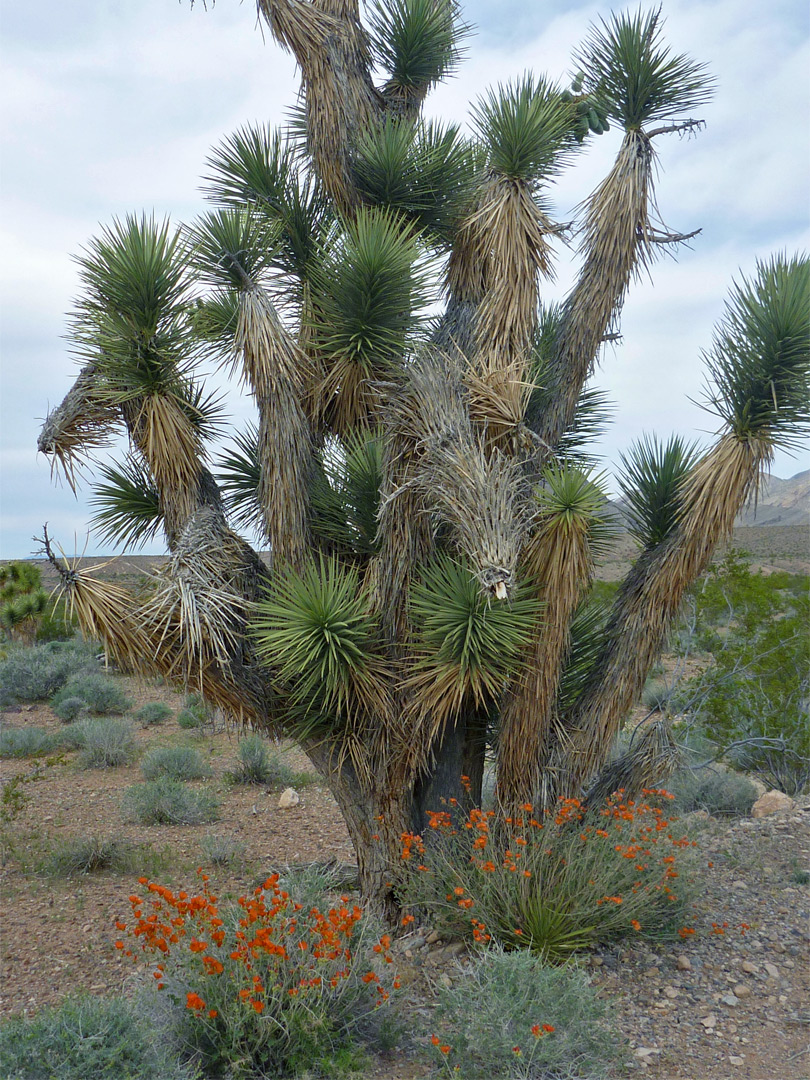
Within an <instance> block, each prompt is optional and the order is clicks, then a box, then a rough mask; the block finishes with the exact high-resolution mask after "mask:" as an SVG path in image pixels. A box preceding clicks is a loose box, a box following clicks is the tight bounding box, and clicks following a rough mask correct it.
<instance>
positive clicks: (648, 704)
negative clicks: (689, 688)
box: [641, 679, 672, 712]
mask: <svg viewBox="0 0 810 1080" xmlns="http://www.w3.org/2000/svg"><path fill="white" fill-rule="evenodd" d="M671 699H672V690H671V688H670V687H669V686H667V684H666V682H664V680H663V679H653V680H651V681H650V682H648V683H647V685H646V686H645V687H644V690H643V691H642V694H641V703H642V705H644V707H645V708H647V709H650V710H652V711H655V712H664V711H665V710H666V709H667V707H668V706H669V704H670V701H671Z"/></svg>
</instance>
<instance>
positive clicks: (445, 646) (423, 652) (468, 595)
mask: <svg viewBox="0 0 810 1080" xmlns="http://www.w3.org/2000/svg"><path fill="white" fill-rule="evenodd" d="M410 610H411V616H412V618H413V621H414V627H415V631H414V633H415V652H416V655H417V657H418V659H417V663H416V667H417V670H418V671H424V670H428V671H431V672H434V673H435V676H436V679H437V681H439V680H440V679H444V680H447V681H448V682H449V683H451V684H452V685H453V689H454V691H455V692H456V693H457V695H458V696H459V697H462V696H464V695H466V694H470V695H472V696H473V697H474V698H475V700H476V703H481V702H486V701H494V700H497V698H498V696H499V695H500V693H501V692H502V690H503V688H504V685H505V683H506V681H507V679H508V678H509V677H510V675H511V674H512V673H513V671H514V670H515V667H516V665H517V663H518V660H519V657H520V655H521V652H522V650H523V649H524V648H525V646H526V644H527V643H528V641H529V637H530V634H531V631H532V627H533V626H534V624H535V621H536V619H537V615H538V612H539V610H540V605H539V603H538V601H537V600H536V599H535V598H533V597H532V596H531V595H530V593H529V592H528V591H527V590H526V589H525V588H518V589H517V590H516V591H515V593H514V595H513V597H512V599H511V600H510V601H509V602H503V601H497V600H490V599H488V598H487V597H485V596H484V594H483V593H482V590H481V586H480V583H479V582H478V580H477V579H476V577H475V575H474V574H473V573H472V571H471V570H470V568H469V567H468V566H467V565H466V564H465V563H464V562H463V561H458V560H456V559H453V558H451V557H450V556H449V555H441V556H439V557H438V558H436V559H435V560H434V562H433V563H431V564H430V565H428V566H426V567H425V568H424V569H423V571H422V576H421V580H420V581H418V582H416V583H415V584H414V585H413V587H412V589H411V595H410Z"/></svg>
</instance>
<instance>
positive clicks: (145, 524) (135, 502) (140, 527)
mask: <svg viewBox="0 0 810 1080" xmlns="http://www.w3.org/2000/svg"><path fill="white" fill-rule="evenodd" d="M99 472H100V473H101V476H102V478H103V480H104V483H100V484H96V486H95V489H94V494H93V496H92V498H91V500H90V502H91V505H93V506H94V507H96V511H95V513H94V515H93V529H94V531H95V532H96V535H97V536H98V537H99V539H100V540H101V541H102V542H105V543H112V544H115V545H117V546H119V547H136V548H137V547H143V545H144V544H146V543H148V542H149V541H150V540H154V538H155V537H156V536H157V534H158V531H159V529H160V527H161V525H162V524H163V511H162V509H161V506H160V497H159V495H158V491H157V488H156V487H155V485H154V482H153V481H152V478H151V477H150V476H149V473H148V472H147V470H146V469H145V468H144V466H143V464H142V463H141V462H140V461H139V460H138V459H137V458H135V457H127V458H126V460H125V461H124V462H123V463H121V464H118V463H115V462H112V463H110V464H105V465H102V466H100V468H99Z"/></svg>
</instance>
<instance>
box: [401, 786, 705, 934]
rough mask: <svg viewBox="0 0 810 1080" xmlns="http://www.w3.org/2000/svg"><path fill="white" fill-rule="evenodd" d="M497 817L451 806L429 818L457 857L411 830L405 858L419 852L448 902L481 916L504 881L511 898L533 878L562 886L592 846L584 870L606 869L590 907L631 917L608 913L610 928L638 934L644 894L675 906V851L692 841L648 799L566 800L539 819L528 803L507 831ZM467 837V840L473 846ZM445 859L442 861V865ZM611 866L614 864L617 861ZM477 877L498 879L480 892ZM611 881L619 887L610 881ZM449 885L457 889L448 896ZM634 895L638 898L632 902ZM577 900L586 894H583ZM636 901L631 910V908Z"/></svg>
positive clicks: (594, 877)
mask: <svg viewBox="0 0 810 1080" xmlns="http://www.w3.org/2000/svg"><path fill="white" fill-rule="evenodd" d="M644 795H645V796H647V797H649V798H650V799H653V798H655V799H670V800H671V799H672V798H674V796H673V795H671V794H670V793H669V792H667V791H664V790H661V789H652V788H650V789H646V790H645V791H644ZM494 816H495V814H494V812H493V811H483V810H480V809H473V810H470V811H469V813H468V814H467V815H466V816H464V817H462V816H461V815H460V814H458V813H457V812H456V810H454V809H453V810H452V812H449V811H439V812H433V813H430V814H429V815H428V827H429V828H430V829H432V830H434V831H436V832H439V833H440V834H443V836H444V837H446V840H447V851H448V852H453V853H454V854H453V857H452V858H451V857H450V856H449V855H442V856H441V857H439V858H434V857H429V856H431V853H432V852H433V850H434V849H433V847H432V846H431V848H430V850H429V851H428V853H427V854H426V848H425V843H424V841H423V838H422V837H421V836H418V835H415V834H413V833H404V834H403V835H402V858H403V860H405V861H406V862H408V861H410V862H411V864H413V862H415V859H414V856H415V855H418V856H419V857H420V858H422V859H424V860H425V861H426V862H427V863H428V864H429V865H425V863H424V862H421V863H419V866H418V869H419V870H420V871H421V872H423V873H425V874H431V875H434V876H435V878H436V881H437V884H438V883H439V882H441V883H442V884H444V885H445V888H444V889H443V890H442V892H441V893H440V895H445V897H446V900H447V903H448V904H450V905H451V906H452V907H453V908H454V909H455V908H461V909H468V908H472V907H477V908H478V910H479V911H485V910H487V901H486V897H487V896H489V895H490V894H491V893H492V890H493V888H495V889H497V887H498V882H499V880H500V881H503V885H502V888H503V889H507V890H511V891H510V893H509V894H510V895H511V893H513V892H514V893H515V895H517V892H516V890H519V889H520V888H522V887H526V888H530V886H528V885H527V879H531V878H534V879H535V880H536V881H537V883H538V884H537V886H535V887H536V888H538V889H543V888H544V884H545V882H549V884H550V885H551V883H554V882H559V881H560V880H561V879H562V878H565V877H566V875H567V874H568V870H567V867H568V866H569V862H570V866H571V868H572V873H576V871H575V860H578V859H579V856H578V853H577V846H578V844H582V845H587V846H588V848H589V849H590V850H589V851H588V852H587V853H583V854H584V856H585V862H584V864H583V866H584V867H593V868H594V869H596V868H598V867H602V868H603V869H602V870H600V872H599V874H597V873H594V872H593V870H592V871H591V876H590V878H589V879H588V884H589V885H590V886H592V887H593V893H592V894H591V897H590V898H589V899H588V903H589V904H593V905H594V909H595V908H599V907H604V906H605V905H608V906H610V905H613V907H614V908H616V909H619V908H620V907H621V906H622V905H624V908H623V912H626V914H623V915H620V916H618V917H617V916H610V917H609V920H610V925H611V926H613V927H618V926H622V925H626V927H627V928H628V929H629V927H630V926H632V927H633V928H634V929H635V930H637V931H640V930H641V923H640V922H639V921H638V919H636V918H633V916H634V915H635V914H636V913H637V911H638V910H639V903H640V901H641V900H642V897H644V896H649V897H651V898H655V899H656V900H657V901H658V903H659V906H660V902H661V901H665V902H666V901H676V900H677V896H676V894H675V893H674V892H673V891H672V883H673V882H674V880H675V879H677V878H678V869H677V864H678V852H679V851H680V850H681V849H683V848H686V847H690V846H695V843H694V841H691V840H689V839H688V838H687V837H685V836H682V835H678V834H677V833H675V832H674V831H673V819H670V818H669V817H667V816H665V814H664V811H663V810H662V809H661V807H660V806H658V805H654V804H652V803H651V802H649V801H642V800H634V799H629V798H627V796H626V793H625V791H624V790H619V791H617V792H615V793H614V795H613V796H611V797H610V798H609V799H608V800H607V801H606V803H605V804H604V805H603V807H602V808H601V809H600V810H598V812H594V811H592V810H590V809H588V810H587V811H586V808H585V807H584V806H583V805H582V803H581V802H580V800H579V799H574V798H567V799H561V800H560V801H559V803H558V804H557V806H556V807H555V808H554V809H553V810H551V811H548V810H546V811H543V813H542V814H539V812H538V814H537V816H535V810H534V807H533V806H532V804H531V803H524V804H523V805H522V806H521V807H520V811H519V813H518V814H516V815H515V816H514V817H512V818H508V819H506V821H505V823H504V824H505V825H506V826H507V829H506V830H501V829H498V830H496V829H495V828H494V827H493V826H494V823H493V821H492V819H493V818H494ZM505 836H507V837H508V842H509V846H508V847H506V846H505V845H504V844H503V839H504V837H505ZM465 837H467V838H469V839H468V841H467V840H465ZM437 850H438V851H440V852H441V851H442V850H443V849H442V848H441V847H440V848H439V849H437ZM462 852H465V854H462ZM459 856H461V859H462V860H463V859H464V858H465V857H466V858H469V864H470V867H469V870H462V865H461V864H459V862H458V858H459ZM442 858H444V859H445V862H444V863H442V861H441V860H442ZM453 859H455V862H454V861H453ZM616 859H618V860H619V861H620V862H621V861H623V860H627V862H628V863H629V864H630V865H629V866H627V867H626V869H621V870H619V868H618V867H616V871H617V872H616V873H615V874H613V876H611V875H612V871H610V870H609V867H610V866H611V863H612V862H613V860H616ZM613 865H614V867H615V863H613ZM454 867H458V869H459V871H461V873H460V874H459V873H457V872H456V871H455V870H454ZM633 871H635V873H633ZM478 874H481V875H486V876H494V880H493V881H492V883H491V884H489V883H485V882H484V881H482V882H481V886H480V893H479V888H478V885H477V875H478ZM499 875H500V879H499ZM600 875H601V877H600ZM454 877H455V881H454V880H453V878H454ZM509 877H513V878H514V879H516V880H515V884H514V885H513V886H509V885H507V884H506V880H505V879H506V878H509ZM459 880H460V881H461V882H462V883H463V886H464V887H463V888H462V886H461V885H459V886H457V887H455V886H456V882H457V881H459ZM599 880H602V881H603V882H604V884H602V889H604V890H605V894H604V895H600V891H597V890H598V889H599ZM613 880H615V881H616V883H617V884H616V885H611V884H609V883H610V882H611V881H613ZM619 882H621V885H619V884H618V883H619ZM606 884H607V885H608V887H607V889H605V885H606ZM448 887H451V888H453V891H452V892H450V891H447V889H448ZM594 893H595V895H594ZM622 894H624V895H622ZM631 894H633V896H634V895H635V894H639V895H638V898H637V899H633V896H631ZM579 895H582V894H581V892H580V894H579ZM631 900H632V905H631V904H629V903H628V901H631ZM667 906H668V904H667ZM628 908H629V910H628ZM617 918H618V921H617ZM470 923H471V925H472V928H473V939H474V940H476V941H483V940H488V938H489V935H488V934H485V933H484V927H483V924H481V923H480V922H479V921H477V920H474V919H471V920H470ZM523 929H524V930H525V928H523ZM518 930H521V927H519V926H518V927H516V928H513V930H512V931H510V932H511V933H516V932H517V931H518Z"/></svg>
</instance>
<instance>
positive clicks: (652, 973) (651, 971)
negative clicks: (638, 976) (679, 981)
mask: <svg viewBox="0 0 810 1080" xmlns="http://www.w3.org/2000/svg"><path fill="white" fill-rule="evenodd" d="M644 974H645V975H646V976H647V978H648V979H654V978H655V977H656V976H657V975H660V974H661V969H660V968H657V967H651V968H647V970H646V971H645V972H644Z"/></svg>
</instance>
